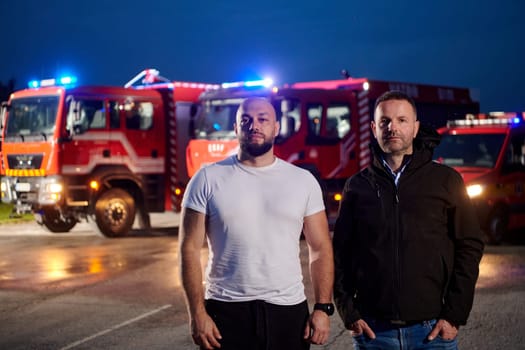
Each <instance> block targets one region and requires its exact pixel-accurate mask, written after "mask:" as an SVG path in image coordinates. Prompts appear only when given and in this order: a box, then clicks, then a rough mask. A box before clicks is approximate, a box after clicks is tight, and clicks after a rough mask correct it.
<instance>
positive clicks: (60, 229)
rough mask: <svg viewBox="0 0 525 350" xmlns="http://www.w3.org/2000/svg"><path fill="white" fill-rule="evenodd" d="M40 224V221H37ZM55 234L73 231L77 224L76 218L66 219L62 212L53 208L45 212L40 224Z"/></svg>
mask: <svg viewBox="0 0 525 350" xmlns="http://www.w3.org/2000/svg"><path fill="white" fill-rule="evenodd" d="M37 222H38V221H37ZM38 223H39V224H41V225H43V226H44V227H45V228H47V229H48V230H49V231H50V232H53V233H65V232H69V231H71V229H72V228H73V227H75V225H76V224H77V220H75V219H74V218H64V217H62V216H61V215H60V212H59V211H58V210H56V209H53V208H47V209H44V210H43V213H42V216H41V220H40V222H38Z"/></svg>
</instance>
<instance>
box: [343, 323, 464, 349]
mask: <svg viewBox="0 0 525 350" xmlns="http://www.w3.org/2000/svg"><path fill="white" fill-rule="evenodd" d="M364 320H365V321H366V322H367V323H368V325H369V326H370V328H372V330H373V331H374V333H375V334H376V338H375V339H370V338H368V337H367V336H366V335H364V334H361V335H358V336H356V337H354V339H353V341H354V348H355V349H356V350H360V349H365V350H437V349H444V350H457V349H458V343H457V339H453V340H444V339H443V338H441V337H440V336H439V335H438V336H437V337H436V338H435V339H434V340H432V341H429V340H428V339H427V337H428V335H429V334H430V332H431V331H432V328H433V327H434V325H435V324H436V322H437V321H436V320H430V321H424V322H420V323H416V324H413V325H409V326H396V325H392V324H390V323H389V322H388V321H378V320H370V319H366V318H365V319H364Z"/></svg>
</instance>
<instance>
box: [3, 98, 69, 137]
mask: <svg viewBox="0 0 525 350" xmlns="http://www.w3.org/2000/svg"><path fill="white" fill-rule="evenodd" d="M58 100H59V98H58V96H38V97H27V98H19V99H13V100H11V104H10V106H9V114H8V117H7V120H6V131H5V137H6V139H10V141H11V142H16V141H15V140H19V141H24V140H25V139H26V138H27V137H29V138H34V137H38V138H42V137H43V138H44V140H47V136H48V135H50V134H52V133H53V132H54V130H55V121H56V117H57V110H58Z"/></svg>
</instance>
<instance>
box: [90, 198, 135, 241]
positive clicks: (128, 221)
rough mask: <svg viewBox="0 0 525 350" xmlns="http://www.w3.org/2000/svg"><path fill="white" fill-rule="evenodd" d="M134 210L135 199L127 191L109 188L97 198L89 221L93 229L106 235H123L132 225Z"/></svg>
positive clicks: (112, 236) (111, 236)
mask: <svg viewBox="0 0 525 350" xmlns="http://www.w3.org/2000/svg"><path fill="white" fill-rule="evenodd" d="M135 211H136V206H135V200H134V199H133V197H132V196H131V195H130V194H129V193H128V192H127V191H125V190H123V189H120V188H110V189H109V190H107V191H106V192H104V193H102V195H100V197H99V198H98V199H97V201H96V203H95V213H94V214H93V215H92V217H91V220H90V221H91V222H93V223H94V225H93V227H94V229H95V230H97V231H98V232H99V233H100V234H102V235H104V236H106V237H110V238H114V237H123V236H126V235H127V234H128V233H129V231H130V230H131V227H132V226H133V222H134V221H135Z"/></svg>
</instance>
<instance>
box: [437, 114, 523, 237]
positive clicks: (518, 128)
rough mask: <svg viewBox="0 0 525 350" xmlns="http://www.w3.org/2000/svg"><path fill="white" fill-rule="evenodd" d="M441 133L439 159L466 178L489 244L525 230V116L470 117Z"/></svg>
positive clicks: (482, 115) (452, 124) (457, 121)
mask: <svg viewBox="0 0 525 350" xmlns="http://www.w3.org/2000/svg"><path fill="white" fill-rule="evenodd" d="M438 132H439V133H440V134H441V142H440V144H439V146H438V147H436V149H435V151H434V159H435V160H436V161H438V162H441V163H443V164H446V165H449V166H451V167H453V168H455V169H456V170H457V171H458V172H459V173H460V174H461V175H462V176H463V179H464V181H465V184H466V186H467V192H468V195H469V196H470V198H471V200H472V202H473V204H474V205H475V207H476V209H477V212H478V217H479V220H480V225H481V228H482V229H483V230H484V231H485V232H486V235H487V239H488V242H489V243H493V244H499V243H501V241H502V240H503V239H504V238H505V235H506V234H507V233H508V232H509V231H511V230H516V229H518V228H523V227H525V113H491V114H477V115H468V116H467V117H466V118H465V119H461V120H451V121H449V122H448V123H447V126H446V127H443V128H441V129H439V130H438Z"/></svg>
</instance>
